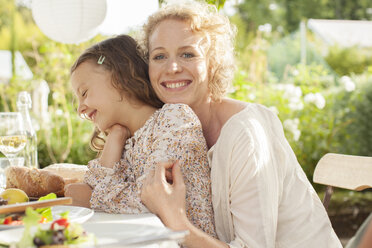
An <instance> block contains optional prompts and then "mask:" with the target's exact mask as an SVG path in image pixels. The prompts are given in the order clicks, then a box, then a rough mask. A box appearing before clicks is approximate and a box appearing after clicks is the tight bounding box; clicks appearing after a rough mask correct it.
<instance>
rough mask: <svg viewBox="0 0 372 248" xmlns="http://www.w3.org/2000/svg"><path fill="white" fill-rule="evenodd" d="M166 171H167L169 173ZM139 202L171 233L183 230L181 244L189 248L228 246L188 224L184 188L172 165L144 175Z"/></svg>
mask: <svg viewBox="0 0 372 248" xmlns="http://www.w3.org/2000/svg"><path fill="white" fill-rule="evenodd" d="M169 170H171V172H170V173H169ZM141 200H142V202H143V204H145V206H146V207H147V208H148V209H149V210H150V211H151V212H152V213H154V214H156V215H158V216H159V218H160V219H161V221H162V222H163V223H164V225H165V226H166V227H168V228H170V229H173V230H175V231H181V230H187V231H189V235H187V236H186V238H185V240H184V241H183V244H184V245H185V246H187V247H189V248H196V247H205V248H212V247H213V248H219V247H221V248H228V247H229V246H228V245H227V244H226V243H224V242H221V241H219V240H217V239H215V238H212V237H211V236H209V235H208V234H206V233H204V232H203V231H201V230H199V229H197V228H196V227H195V226H193V225H192V224H191V222H190V221H189V220H188V219H187V216H186V210H185V209H186V207H185V206H186V188H185V183H184V181H183V177H182V173H181V168H180V165H179V163H178V162H176V163H170V162H168V163H160V164H158V165H157V166H156V167H155V171H153V172H152V173H150V174H149V175H147V177H146V179H145V182H144V184H143V187H142V193H141Z"/></svg>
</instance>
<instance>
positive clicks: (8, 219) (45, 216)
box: [0, 193, 57, 226]
mask: <svg viewBox="0 0 372 248" xmlns="http://www.w3.org/2000/svg"><path fill="white" fill-rule="evenodd" d="M56 198H57V195H56V194H54V193H50V194H48V195H46V196H43V197H40V198H39V199H38V201H44V200H52V199H56ZM35 211H36V212H37V213H39V214H40V218H39V220H38V222H39V223H48V222H50V221H52V220H53V216H52V209H51V207H46V208H38V209H36V210H35ZM23 217H24V214H22V213H12V214H0V224H2V225H12V226H18V225H23Z"/></svg>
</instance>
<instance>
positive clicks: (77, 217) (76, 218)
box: [0, 205, 94, 231]
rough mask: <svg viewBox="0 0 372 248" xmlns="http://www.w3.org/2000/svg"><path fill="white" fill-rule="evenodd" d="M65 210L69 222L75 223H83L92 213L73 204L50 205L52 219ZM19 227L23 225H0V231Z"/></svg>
mask: <svg viewBox="0 0 372 248" xmlns="http://www.w3.org/2000/svg"><path fill="white" fill-rule="evenodd" d="M66 211H69V214H68V218H69V220H70V221H71V222H77V223H84V222H85V221H87V220H88V219H89V218H90V217H92V216H93V214H94V211H93V210H92V209H89V208H83V207H75V206H62V205H61V206H53V207H52V215H53V220H56V219H59V218H60V214H61V213H63V212H66ZM21 227H23V225H21V226H11V225H0V231H1V230H7V229H14V228H21Z"/></svg>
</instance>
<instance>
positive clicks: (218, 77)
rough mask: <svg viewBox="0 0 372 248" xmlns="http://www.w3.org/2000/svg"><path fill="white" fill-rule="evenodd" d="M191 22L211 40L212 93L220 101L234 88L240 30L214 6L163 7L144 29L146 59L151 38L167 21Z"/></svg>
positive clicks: (202, 4)
mask: <svg viewBox="0 0 372 248" xmlns="http://www.w3.org/2000/svg"><path fill="white" fill-rule="evenodd" d="M169 19H173V20H180V21H184V22H189V23H190V27H191V30H192V31H193V32H195V33H201V34H202V35H205V36H206V40H207V41H208V43H209V44H208V45H209V46H208V47H209V50H208V53H207V54H208V56H207V59H208V65H209V68H208V69H209V70H208V71H209V84H208V88H209V92H210V96H211V98H212V100H214V101H220V100H221V98H222V97H224V96H225V95H226V93H227V91H228V89H229V88H230V87H231V83H232V79H233V77H234V70H235V61H234V38H235V34H236V28H235V26H233V25H232V24H231V23H230V21H229V19H228V18H227V17H226V16H224V15H222V14H220V13H218V11H217V9H216V7H215V6H214V5H210V4H206V3H201V2H196V1H183V2H182V3H179V2H177V3H170V4H165V5H163V6H162V7H161V8H160V10H158V11H157V12H155V13H154V14H152V15H151V16H150V17H149V18H148V19H147V23H145V24H144V26H143V29H142V32H143V33H142V37H141V39H140V44H141V48H142V50H143V52H144V56H145V58H147V59H148V57H149V46H150V44H149V39H150V37H151V35H152V33H153V32H154V30H155V29H156V27H157V26H158V25H159V24H160V23H161V22H162V21H164V20H169Z"/></svg>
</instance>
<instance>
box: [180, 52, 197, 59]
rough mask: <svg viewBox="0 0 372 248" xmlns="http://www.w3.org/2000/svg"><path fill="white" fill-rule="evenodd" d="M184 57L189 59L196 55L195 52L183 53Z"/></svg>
mask: <svg viewBox="0 0 372 248" xmlns="http://www.w3.org/2000/svg"><path fill="white" fill-rule="evenodd" d="M182 57H183V58H186V59H188V58H192V57H194V54H192V53H183V54H182Z"/></svg>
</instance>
